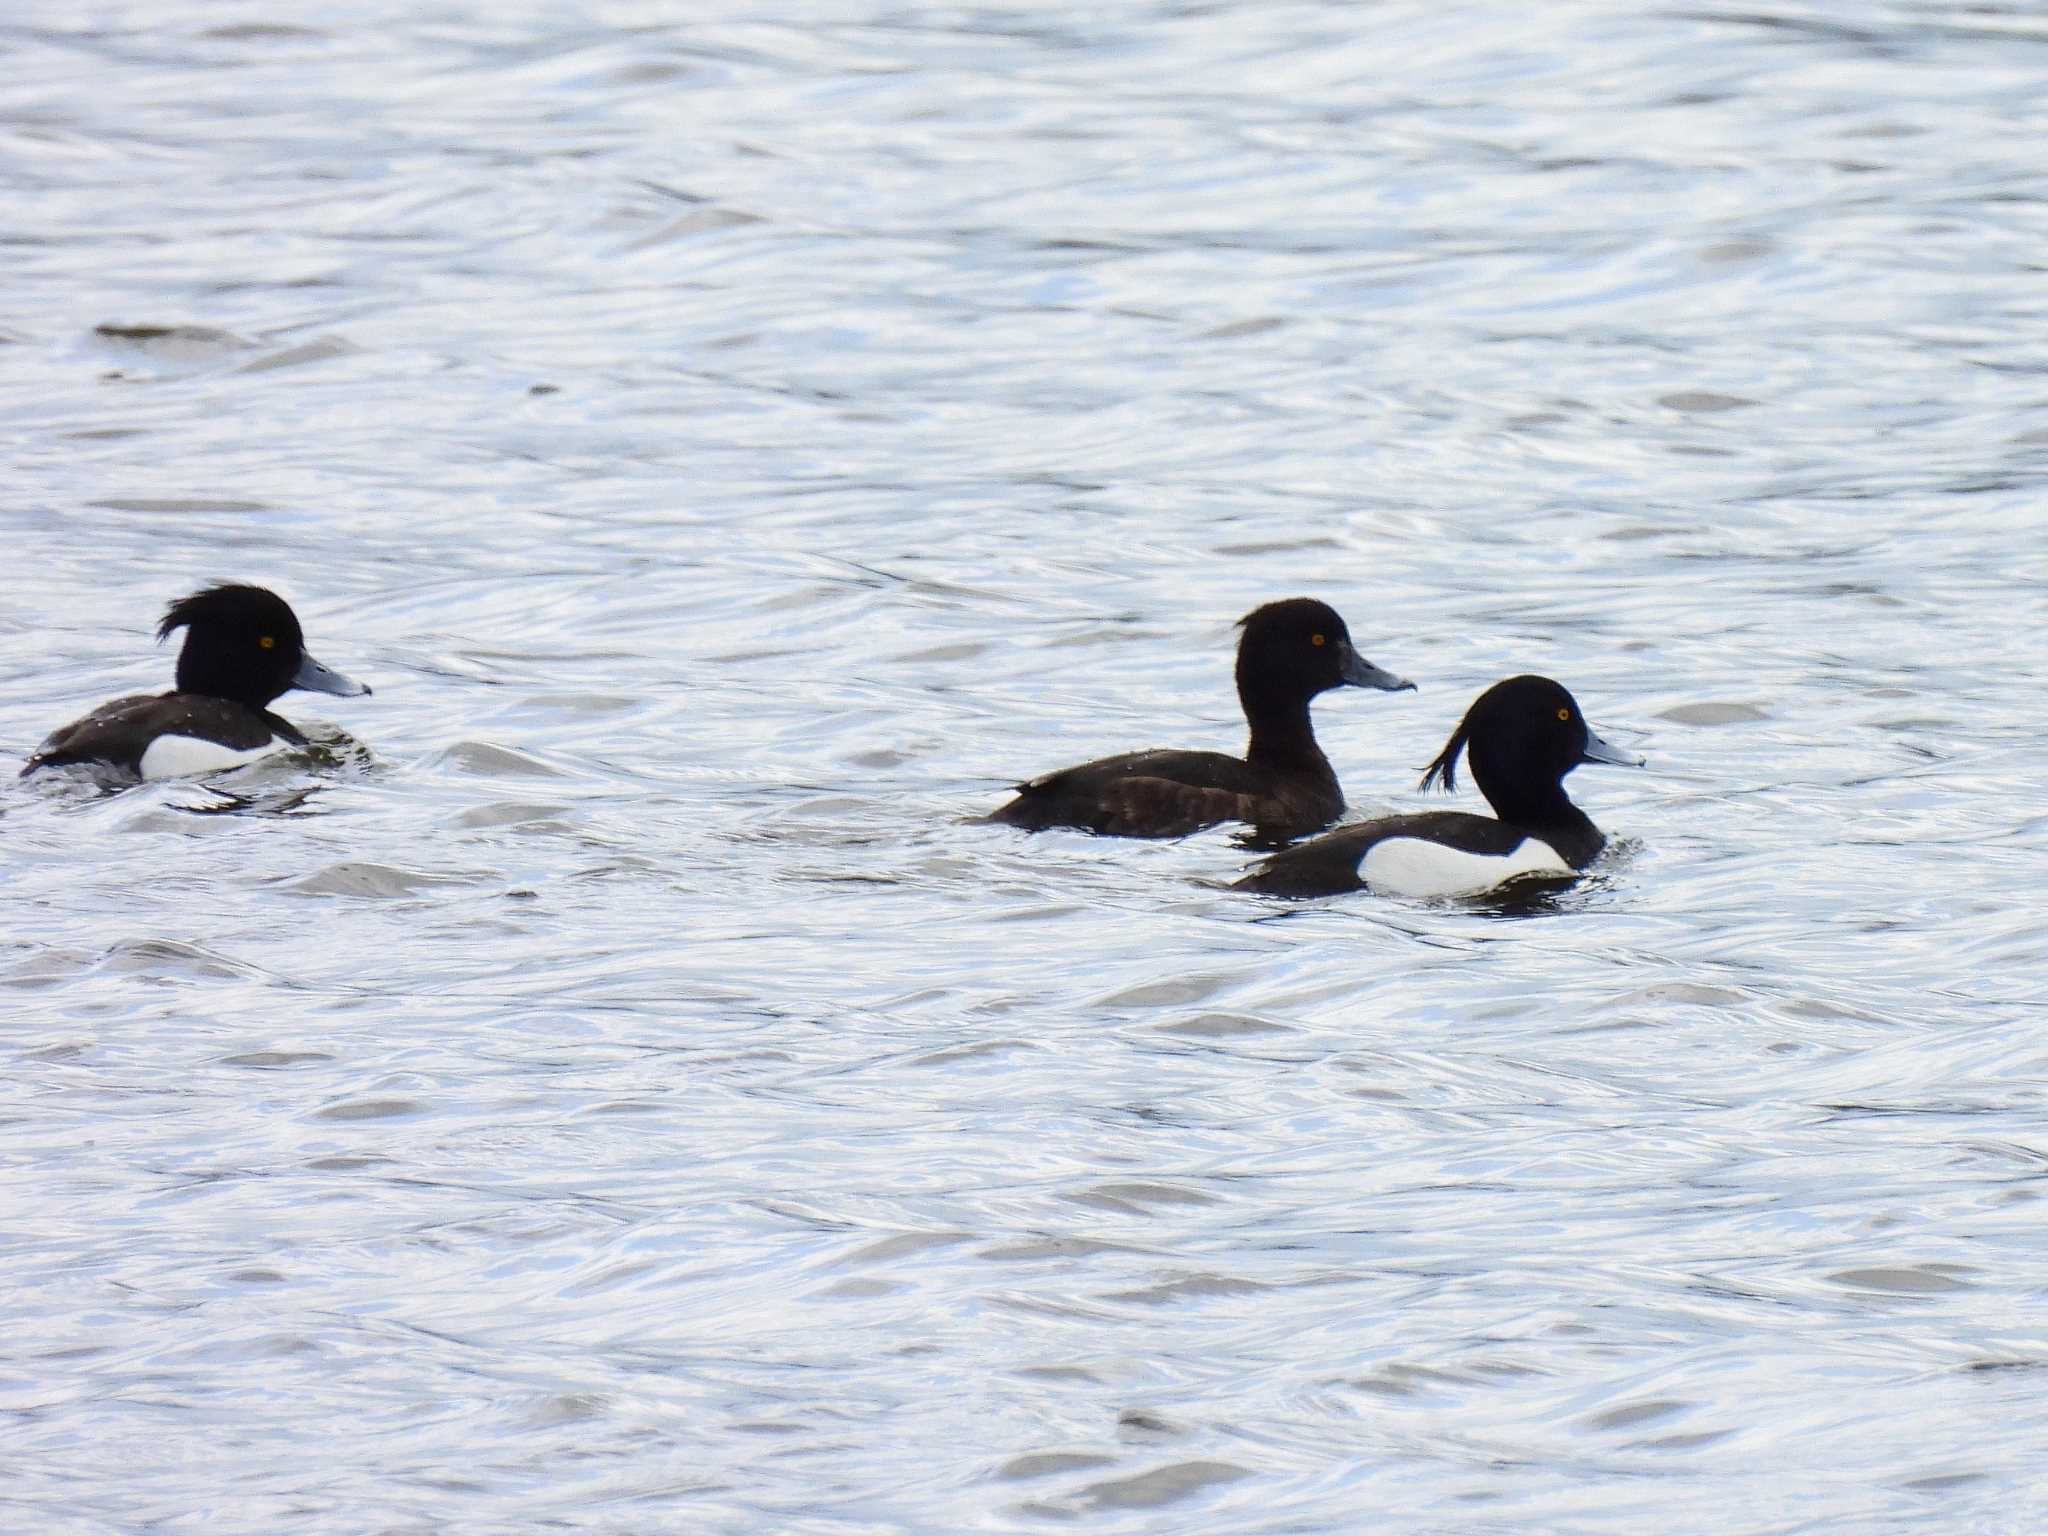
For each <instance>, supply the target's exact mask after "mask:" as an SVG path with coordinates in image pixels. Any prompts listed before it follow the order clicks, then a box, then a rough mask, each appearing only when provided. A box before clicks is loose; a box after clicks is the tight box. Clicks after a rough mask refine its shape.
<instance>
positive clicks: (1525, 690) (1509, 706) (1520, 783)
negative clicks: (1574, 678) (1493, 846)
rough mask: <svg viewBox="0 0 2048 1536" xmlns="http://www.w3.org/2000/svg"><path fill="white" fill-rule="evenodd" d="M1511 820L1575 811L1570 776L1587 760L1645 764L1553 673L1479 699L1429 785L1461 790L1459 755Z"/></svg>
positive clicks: (1504, 685) (1512, 681)
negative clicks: (1599, 727)
mask: <svg viewBox="0 0 2048 1536" xmlns="http://www.w3.org/2000/svg"><path fill="white" fill-rule="evenodd" d="M1460 752H1463V753H1464V754H1465V761H1466V763H1467V764H1468V765H1469V766H1470V767H1471V769H1472V780H1473V782H1474V783H1476V784H1477V785H1478V786H1479V792H1480V793H1481V794H1482V795H1484V796H1486V799H1487V803H1488V804H1490V805H1491V806H1492V807H1493V809H1494V814H1496V815H1497V816H1499V817H1500V818H1501V819H1502V820H1503V821H1520V822H1533V821H1540V820H1542V819H1544V818H1545V817H1546V816H1556V815H1559V814H1562V813H1564V812H1567V811H1570V810H1571V801H1570V800H1569V799H1567V798H1566V796H1565V792H1564V778H1565V775H1566V774H1568V773H1570V772H1571V771H1572V770H1573V769H1574V768H1576V767H1578V766H1579V764H1581V763H1617V764H1620V765H1622V766H1624V767H1630V768H1640V767H1641V766H1642V765H1643V760H1642V759H1641V758H1640V757H1638V756H1636V754H1635V753H1633V752H1624V751H1622V750H1621V749H1620V748H1618V747H1613V746H1610V745H1608V744H1607V743H1606V742H1604V741H1602V740H1601V739H1600V738H1599V737H1598V736H1597V735H1595V734H1594V732H1593V730H1592V728H1591V727H1590V726H1588V725H1587V724H1586V717H1585V715H1584V714H1583V713H1582V712H1581V711H1580V709H1579V703H1578V700H1576V699H1574V698H1573V697H1572V696H1571V694H1569V693H1568V692H1566V691H1565V688H1564V686H1563V684H1561V683H1554V682H1552V681H1551V680H1550V679H1549V678H1547V677H1534V676H1522V677H1511V678H1508V679H1506V680H1505V681H1504V682H1498V683H1495V684H1494V685H1493V686H1492V687H1491V688H1489V689H1487V690H1486V692H1484V693H1482V694H1481V695H1479V697H1478V698H1477V699H1475V700H1473V701H1472V707H1471V708H1470V709H1468V710H1466V711H1465V718H1464V719H1463V720H1462V721H1460V722H1459V724H1458V728H1457V730H1456V731H1454V732H1452V734H1451V739H1450V740H1449V741H1447V742H1445V743H1444V749H1443V751H1441V752H1439V753H1438V754H1437V755H1436V761H1435V762H1433V763H1431V764H1430V765H1429V768H1428V771H1426V772H1425V773H1424V774H1423V775H1422V787H1423V788H1424V789H1427V788H1429V787H1430V785H1431V784H1432V783H1440V784H1442V785H1443V787H1444V789H1445V790H1446V791H1449V790H1452V789H1455V788H1456V787H1457V767H1458V754H1459V753H1460Z"/></svg>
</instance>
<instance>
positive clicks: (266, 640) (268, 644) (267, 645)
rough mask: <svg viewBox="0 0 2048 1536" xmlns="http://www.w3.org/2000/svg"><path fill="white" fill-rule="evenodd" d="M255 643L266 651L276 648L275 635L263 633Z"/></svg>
mask: <svg viewBox="0 0 2048 1536" xmlns="http://www.w3.org/2000/svg"><path fill="white" fill-rule="evenodd" d="M256 643H257V644H258V645H260V646H262V647H263V649H265V650H266V651H274V650H276V649H277V636H275V635H265V636H264V637H263V638H262V639H261V640H258V641H257V642H256Z"/></svg>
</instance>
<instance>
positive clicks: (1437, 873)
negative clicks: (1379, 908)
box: [1358, 837, 1578, 896]
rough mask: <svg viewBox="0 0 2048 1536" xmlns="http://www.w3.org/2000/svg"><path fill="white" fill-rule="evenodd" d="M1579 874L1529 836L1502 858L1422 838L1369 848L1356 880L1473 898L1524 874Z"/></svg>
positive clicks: (1392, 890) (1404, 891) (1411, 892)
mask: <svg viewBox="0 0 2048 1536" xmlns="http://www.w3.org/2000/svg"><path fill="white" fill-rule="evenodd" d="M1577 873H1578V871H1577V870H1575V869H1573V868H1572V867H1571V865H1569V864H1567V863H1565V861H1564V860H1563V859H1562V858H1560V857H1559V856H1558V852H1557V850H1556V849H1555V848H1553V847H1551V846H1550V844H1548V843H1546V842H1544V841H1542V840H1541V839H1540V838H1534V837H1525V838H1523V839H1522V841H1521V842H1520V843H1519V844H1518V845H1517V846H1516V848H1515V851H1514V852H1513V853H1510V854H1508V855H1506V856H1505V857H1501V856H1498V855H1494V854H1485V853H1466V852H1465V851H1464V850H1463V849H1461V848H1447V847H1445V846H1444V845H1443V844H1442V843H1432V842H1430V841H1429V840H1428V839H1426V838H1420V837H1388V838H1382V839H1381V840H1380V841H1379V842H1377V843H1374V844H1373V845H1372V847H1370V848H1369V849H1367V850H1366V854H1365V858H1364V860H1363V862H1361V863H1360V864H1359V866H1358V876H1359V878H1360V879H1361V880H1363V881H1364V882H1365V883H1366V884H1367V885H1369V886H1371V887H1372V888H1373V889H1374V890H1376V891H1383V892H1385V893H1386V894H1388V895H1390V896H1472V895H1476V894H1477V893H1479V892H1480V891H1490V890H1492V889H1493V888H1494V887H1495V886H1496V885H1499V884H1501V883H1502V882H1503V881H1507V880H1513V879H1515V878H1516V877H1518V876H1520V875H1573V874H1577Z"/></svg>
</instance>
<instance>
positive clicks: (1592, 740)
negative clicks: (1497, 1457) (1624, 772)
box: [1579, 731, 1648, 768]
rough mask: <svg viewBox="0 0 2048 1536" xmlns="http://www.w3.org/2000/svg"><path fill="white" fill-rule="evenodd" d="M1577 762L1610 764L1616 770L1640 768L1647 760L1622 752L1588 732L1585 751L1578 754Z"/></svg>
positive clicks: (1634, 754)
mask: <svg viewBox="0 0 2048 1536" xmlns="http://www.w3.org/2000/svg"><path fill="white" fill-rule="evenodd" d="M1579 761H1580V762H1582V763H1612V764H1614V766H1615V767H1617V768H1640V767H1642V766H1643V764H1644V763H1645V762H1647V761H1648V759H1647V758H1644V757H1641V756H1638V755H1637V754H1636V753H1634V752H1624V751H1622V750H1621V748H1619V747H1617V746H1612V745H1610V744H1609V743H1607V742H1604V741H1602V740H1601V739H1600V738H1599V737H1598V736H1595V735H1594V734H1593V733H1592V732H1591V731H1588V732H1586V750H1585V751H1584V752H1582V753H1580V754H1579Z"/></svg>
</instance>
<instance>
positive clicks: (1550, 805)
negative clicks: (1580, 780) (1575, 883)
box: [1472, 764, 1607, 869]
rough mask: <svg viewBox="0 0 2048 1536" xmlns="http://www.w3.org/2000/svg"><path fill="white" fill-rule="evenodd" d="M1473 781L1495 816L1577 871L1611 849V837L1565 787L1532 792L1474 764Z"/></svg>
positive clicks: (1552, 786)
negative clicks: (1547, 846)
mask: <svg viewBox="0 0 2048 1536" xmlns="http://www.w3.org/2000/svg"><path fill="white" fill-rule="evenodd" d="M1472 777H1473V780H1474V782H1476V783H1477V784H1478V786H1479V792H1480V793H1481V794H1482V795H1484V796H1486V803H1487V804H1488V805H1491V806H1492V807H1493V814H1494V815H1496V816H1498V817H1499V818H1500V819H1501V820H1502V821H1504V822H1506V823H1507V824H1508V825H1509V826H1513V827H1520V828H1521V829H1522V830H1523V831H1525V832H1529V833H1532V834H1534V835H1535V836H1537V837H1540V838H1542V839H1543V841H1544V842H1546V843H1548V844H1550V846H1551V847H1553V848H1555V849H1556V850H1557V851H1558V852H1559V853H1560V854H1562V855H1563V856H1564V857H1565V859H1566V861H1567V862H1569V863H1570V864H1571V866H1572V868H1574V869H1584V868H1585V867H1586V866H1587V865H1588V864H1590V863H1592V862H1593V860H1594V859H1595V858H1597V857H1598V856H1599V853H1600V850H1601V849H1602V848H1604V847H1606V846H1607V835H1606V834H1605V833H1603V832H1602V831H1601V830H1600V829H1599V828H1598V827H1596V826H1594V825H1593V819H1592V818H1591V817H1590V816H1588V815H1587V814H1586V813H1585V812H1584V811H1582V810H1580V809H1579V808H1578V807H1577V806H1576V805H1573V804H1572V800H1571V796H1569V795H1567V794H1566V793H1565V792H1564V785H1563V784H1562V783H1555V784H1550V785H1547V786H1546V787H1544V788H1542V789H1531V788H1530V787H1529V786H1528V785H1527V784H1526V783H1524V782H1517V781H1515V780H1512V779H1511V780H1509V781H1508V783H1505V784H1504V783H1502V782H1500V781H1499V780H1498V779H1497V778H1496V777H1494V776H1493V775H1490V774H1487V773H1485V772H1484V771H1483V770H1482V769H1481V768H1480V767H1479V765H1477V764H1474V767H1473V773H1472Z"/></svg>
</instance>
